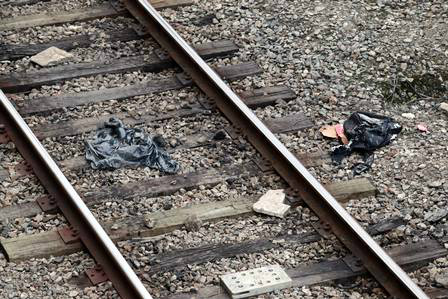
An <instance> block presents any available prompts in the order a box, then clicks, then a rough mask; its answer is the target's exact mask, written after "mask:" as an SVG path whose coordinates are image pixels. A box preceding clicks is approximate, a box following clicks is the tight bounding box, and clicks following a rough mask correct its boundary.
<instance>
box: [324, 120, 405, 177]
mask: <svg viewBox="0 0 448 299" xmlns="http://www.w3.org/2000/svg"><path fill="white" fill-rule="evenodd" d="M401 129H402V127H401V126H400V124H398V123H396V122H395V121H394V120H393V119H392V118H390V117H386V116H382V115H378V114H374V113H369V112H355V113H353V114H352V115H351V116H350V117H349V118H348V119H347V120H346V121H345V122H344V133H345V136H346V137H347V139H348V140H349V143H348V144H344V145H340V146H337V147H335V148H333V151H332V153H331V159H332V161H333V162H334V163H335V164H340V163H341V162H342V160H343V159H344V158H345V157H348V156H350V155H351V154H352V153H353V152H359V153H361V154H362V155H363V162H362V163H358V164H356V165H355V166H354V167H353V172H354V174H360V173H362V172H365V171H367V170H369V169H370V168H371V167H372V164H373V160H374V153H373V152H374V151H375V150H376V149H378V148H380V147H383V146H385V145H388V144H389V143H390V142H391V141H392V140H394V139H395V138H396V137H397V135H398V134H399V133H400V132H401Z"/></svg>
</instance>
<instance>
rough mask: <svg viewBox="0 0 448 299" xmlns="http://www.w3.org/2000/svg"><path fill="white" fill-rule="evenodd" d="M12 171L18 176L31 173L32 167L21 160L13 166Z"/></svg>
mask: <svg viewBox="0 0 448 299" xmlns="http://www.w3.org/2000/svg"><path fill="white" fill-rule="evenodd" d="M14 171H15V172H16V174H17V175H18V176H29V175H32V174H33V167H32V166H31V164H30V163H28V162H27V161H23V162H22V163H19V164H17V165H16V166H15V169H14Z"/></svg>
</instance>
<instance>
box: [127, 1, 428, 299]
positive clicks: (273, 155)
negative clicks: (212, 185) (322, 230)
mask: <svg viewBox="0 0 448 299" xmlns="http://www.w3.org/2000/svg"><path fill="white" fill-rule="evenodd" d="M124 2H125V5H126V6H127V8H128V10H129V11H130V12H131V14H133V15H134V17H135V18H136V19H137V20H139V21H140V23H142V24H143V25H145V26H146V28H147V31H148V32H149V33H150V34H151V35H152V37H153V38H154V39H155V40H156V41H157V42H158V43H159V44H160V45H161V46H162V47H164V48H165V50H167V51H168V53H169V54H170V56H171V57H172V58H173V59H174V60H175V61H176V62H177V64H178V65H179V66H180V67H181V68H183V69H184V71H185V72H186V73H188V74H189V75H190V76H191V77H192V79H193V80H194V82H195V83H196V84H197V86H198V87H199V88H201V89H202V90H203V91H204V92H205V93H206V94H207V95H208V96H209V97H210V98H211V99H213V100H215V102H216V104H217V106H218V108H219V109H220V110H221V112H222V113H223V114H224V115H225V116H226V117H227V118H228V119H229V120H230V121H231V122H232V123H233V124H234V125H236V126H238V127H240V128H241V129H242V131H243V132H244V134H245V135H246V136H247V138H248V139H249V141H250V142H251V143H252V145H254V147H255V148H256V149H257V150H258V151H259V152H260V153H261V154H262V155H263V156H264V157H265V158H267V159H268V160H270V161H271V163H272V165H273V167H274V168H275V170H276V171H277V172H278V173H279V174H280V176H282V177H283V179H285V180H286V182H288V184H289V185H290V186H291V187H292V188H293V189H295V190H297V192H298V193H299V195H300V196H301V197H302V198H303V200H304V201H305V202H306V203H307V205H308V206H309V207H310V208H311V209H312V210H313V211H314V212H315V213H316V214H317V215H318V216H319V217H320V218H321V219H323V220H325V221H326V222H328V223H329V225H330V227H331V228H332V230H333V232H335V234H336V235H337V236H338V238H339V239H340V240H341V241H342V242H343V243H344V244H345V246H346V247H347V248H349V249H350V250H351V251H352V252H353V253H354V254H355V255H356V256H358V257H359V258H360V259H361V260H362V261H363V263H364V265H365V267H366V268H367V269H368V270H369V271H370V273H371V274H372V275H373V276H374V277H375V278H376V279H377V280H378V281H379V282H380V283H381V284H382V285H383V287H384V288H385V289H386V290H387V291H388V292H389V293H390V294H391V295H393V296H395V297H397V298H402V299H410V298H418V299H428V298H429V297H428V296H427V295H426V294H425V293H424V292H423V291H422V290H421V289H420V288H419V287H418V286H417V285H416V284H415V283H414V282H413V281H412V280H411V279H410V277H409V276H408V275H407V274H406V273H405V272H404V271H403V270H402V269H401V268H400V267H399V266H398V265H397V264H396V263H395V262H394V261H393V260H392V259H391V258H390V257H389V255H388V254H387V253H386V252H385V251H384V250H383V249H382V248H381V247H380V246H379V245H378V244H377V243H376V242H375V241H374V240H373V239H372V238H371V236H370V235H369V234H368V233H367V232H366V231H365V230H364V229H363V228H362V227H361V226H360V225H359V223H357V221H356V220H355V219H354V218H353V217H352V216H351V215H350V214H349V213H348V212H347V211H346V210H345V209H344V208H343V207H342V206H341V205H340V204H339V203H338V202H337V201H336V200H335V199H334V198H333V196H332V195H331V194H330V193H329V192H328V191H327V190H325V188H324V187H323V186H322V185H321V184H320V183H319V182H318V181H317V180H316V179H315V178H314V177H313V176H312V175H311V173H310V172H308V171H307V169H306V168H305V167H304V166H303V165H302V164H301V163H300V161H298V160H297V159H296V158H295V156H294V155H293V154H292V153H291V152H289V150H288V149H287V148H286V147H285V146H284V145H283V144H282V143H281V142H280V141H279V140H278V139H277V138H276V137H275V135H274V134H273V133H272V132H271V131H270V130H269V129H268V128H267V127H266V126H265V125H264V124H263V123H262V122H261V121H260V120H259V119H258V118H257V117H256V115H255V114H254V113H253V112H252V111H251V110H250V109H249V108H248V107H247V106H246V105H245V104H244V102H243V101H242V100H241V99H240V98H239V97H238V96H237V95H236V94H235V93H234V92H233V91H232V90H231V89H230V88H229V86H228V85H227V84H226V83H225V82H224V81H223V80H222V79H221V78H220V77H219V76H218V75H217V74H216V73H215V72H214V71H213V70H212V69H211V68H210V67H209V66H208V64H207V63H206V62H205V61H204V60H203V59H202V58H201V57H200V56H199V55H198V54H197V53H196V52H195V51H194V49H193V48H192V47H191V46H189V45H188V43H187V42H186V41H185V40H184V39H183V38H182V37H181V36H180V35H179V34H178V33H177V32H176V31H175V30H174V29H173V28H172V27H171V26H170V25H169V24H168V22H166V21H165V19H164V18H163V17H162V16H161V15H160V14H159V13H158V12H157V11H156V10H155V9H154V8H153V7H152V6H151V5H150V4H149V3H148V1H147V0H124Z"/></svg>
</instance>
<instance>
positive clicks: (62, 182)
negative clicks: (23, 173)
mask: <svg viewBox="0 0 448 299" xmlns="http://www.w3.org/2000/svg"><path fill="white" fill-rule="evenodd" d="M0 124H3V125H5V129H6V131H7V133H8V135H9V137H11V139H12V141H13V142H14V144H15V146H16V147H17V149H18V150H19V152H20V153H21V155H22V156H23V158H24V159H25V160H26V161H27V162H28V163H29V164H30V165H31V167H32V168H33V170H34V173H35V174H36V176H37V177H38V178H39V180H40V181H41V183H42V185H44V187H45V188H46V190H47V191H48V193H49V194H50V195H52V196H53V197H54V198H55V199H56V201H57V204H58V207H59V208H60V210H61V211H62V213H63V214H64V216H65V218H66V219H67V221H68V222H69V223H70V224H71V225H72V226H73V227H74V228H76V229H77V230H78V231H79V235H80V238H81V241H82V242H83V244H84V245H85V246H86V247H87V249H88V251H89V253H90V254H91V255H92V256H93V257H94V258H95V260H96V262H97V263H99V264H100V265H101V266H102V267H103V269H104V272H105V273H106V275H107V277H108V278H109V279H110V281H111V282H112V284H113V286H114V287H115V289H116V290H117V292H118V294H119V295H120V296H121V298H123V299H152V297H151V295H150V294H149V293H148V291H147V290H146V288H145V287H144V285H143V283H142V282H141V281H140V279H139V278H138V277H137V275H136V274H135V273H134V271H133V270H132V268H131V267H130V266H129V265H128V263H127V262H126V260H125V259H124V257H123V256H122V255H121V253H120V251H118V249H117V247H116V246H115V244H114V243H113V242H112V240H111V239H110V238H109V236H108V235H107V233H106V232H105V231H104V229H103V228H102V227H101V225H100V224H99V223H98V221H97V220H96V219H95V217H94V216H93V214H92V212H90V210H89V208H88V207H87V206H86V204H85V203H84V202H83V200H82V199H81V198H80V197H79V195H78V193H77V192H76V191H75V189H74V188H73V186H72V185H71V184H70V182H69V181H68V180H67V178H66V177H65V176H64V174H63V173H62V171H61V170H60V169H59V167H58V166H57V165H56V163H55V162H54V160H53V159H52V158H51V157H50V155H49V154H48V152H47V151H46V150H45V148H44V147H43V146H42V144H41V143H40V142H39V140H38V139H37V138H36V136H35V135H34V134H33V132H32V131H31V129H30V128H29V127H28V125H27V124H26V123H25V121H24V120H23V118H22V117H21V116H20V114H19V113H18V112H17V111H16V109H15V108H14V106H13V105H12V103H11V102H10V101H9V100H8V98H7V97H6V96H5V94H4V93H3V91H1V90H0Z"/></svg>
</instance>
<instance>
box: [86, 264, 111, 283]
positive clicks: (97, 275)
mask: <svg viewBox="0 0 448 299" xmlns="http://www.w3.org/2000/svg"><path fill="white" fill-rule="evenodd" d="M85 273H86V275H87V277H88V278H89V280H90V282H91V283H92V285H94V286H96V285H98V284H100V283H102V282H105V281H108V280H109V278H108V277H107V275H106V272H104V270H103V267H101V265H99V264H97V265H96V266H95V267H93V268H91V269H88V270H86V271H85Z"/></svg>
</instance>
